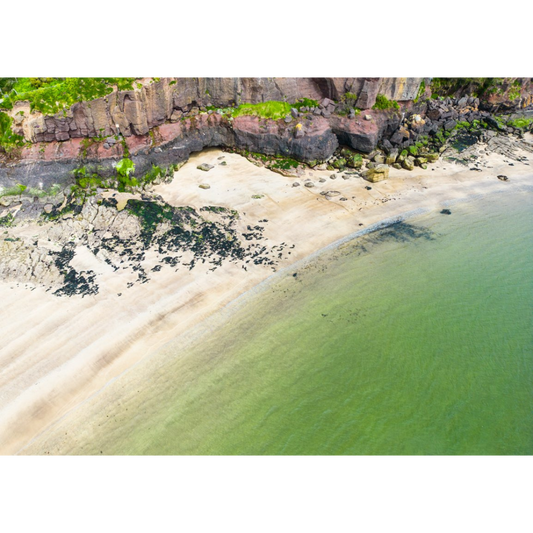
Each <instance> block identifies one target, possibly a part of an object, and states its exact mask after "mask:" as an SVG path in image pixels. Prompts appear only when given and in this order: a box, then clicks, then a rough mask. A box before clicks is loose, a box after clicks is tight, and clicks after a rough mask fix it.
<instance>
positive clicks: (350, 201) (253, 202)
mask: <svg viewBox="0 0 533 533" xmlns="http://www.w3.org/2000/svg"><path fill="white" fill-rule="evenodd" d="M524 155H525V156H526V157H527V156H528V155H530V154H524ZM222 157H223V159H220V158H222ZM222 160H225V161H226V162H227V164H226V165H220V162H221V161H222ZM528 162H529V161H526V162H522V163H520V162H516V161H510V160H507V159H506V158H504V157H502V156H499V155H496V154H489V155H485V156H484V157H483V160H482V164H481V165H480V168H481V171H472V170H470V168H469V167H465V166H462V165H458V164H455V163H452V162H449V161H446V160H441V161H439V162H437V163H436V164H434V165H431V166H430V168H429V169H428V170H421V169H415V170H414V171H413V172H407V171H404V170H395V169H391V172H390V178H389V179H388V180H387V181H383V182H379V183H375V184H370V183H368V182H366V181H364V180H362V179H360V178H355V177H348V179H343V178H342V177H341V176H340V175H339V174H338V173H334V172H332V171H313V170H308V171H306V174H305V176H301V177H298V178H288V177H284V176H281V175H280V174H276V173H274V172H271V171H269V170H267V169H265V168H262V167H257V166H255V165H253V164H252V163H250V162H249V161H247V160H246V159H244V158H242V157H241V156H239V155H236V154H228V153H223V152H221V151H219V150H210V151H206V152H202V153H200V154H196V155H195V156H193V157H191V159H190V161H189V162H188V163H187V164H186V165H185V166H184V167H182V168H181V169H180V170H179V172H177V173H176V175H175V179H174V180H173V181H172V182H171V183H169V184H163V185H159V186H157V187H156V188H155V192H156V193H157V194H160V195H161V196H162V197H163V198H164V199H165V200H166V201H167V202H168V203H170V204H172V205H175V206H188V205H190V206H192V207H195V208H200V207H202V206H205V205H218V206H223V207H227V208H230V209H235V210H237V211H238V212H239V213H240V215H241V218H240V220H239V223H238V224H239V225H240V228H241V229H242V230H243V231H245V230H246V228H247V226H251V227H253V226H255V225H257V224H261V226H262V227H264V233H263V235H264V237H265V238H266V239H267V241H266V242H268V243H269V245H271V246H273V245H282V244H284V246H285V250H286V252H287V253H286V254H285V255H284V256H283V257H282V259H281V260H280V262H279V264H278V265H277V266H276V267H272V266H267V265H253V264H250V265H246V270H245V269H244V268H243V265H236V264H229V263H228V264H223V267H222V268H219V269H217V270H215V271H214V272H211V271H209V270H208V269H207V267H205V268H202V267H199V268H195V269H194V270H192V271H189V270H187V269H179V270H178V271H175V270H174V269H172V268H168V269H163V270H162V271H161V272H159V273H158V276H156V277H154V278H153V279H152V280H151V281H150V282H149V283H146V284H141V285H135V286H133V287H131V288H130V289H127V290H124V286H125V284H126V282H127V281H128V279H127V278H128V275H129V274H124V279H122V278H120V279H119V280H117V276H116V275H113V274H112V272H110V269H109V268H108V265H106V264H105V263H104V262H99V261H97V260H96V259H95V257H94V256H93V255H92V254H90V253H86V254H84V253H83V249H79V250H78V252H77V255H76V261H78V262H79V264H80V266H84V267H86V268H88V267H90V268H92V269H93V270H94V271H95V272H96V273H97V275H98V279H99V284H100V287H101V289H100V292H99V294H97V295H91V296H86V297H84V298H81V297H77V296H74V297H71V298H58V297H56V296H53V295H52V294H51V293H50V292H45V291H44V289H42V288H39V287H30V286H29V285H28V286H27V287H24V286H23V285H22V284H19V285H17V284H16V283H8V282H0V298H1V301H2V304H3V305H2V306H1V310H0V317H1V324H2V326H1V337H2V344H1V347H0V453H3V454H14V453H19V452H20V453H34V454H38V453H44V452H45V450H43V449H41V448H40V447H39V439H36V437H38V436H39V435H41V434H43V432H46V431H49V430H52V431H53V425H54V423H56V422H57V421H58V420H59V419H61V418H62V417H64V416H65V415H67V414H68V413H70V414H69V415H68V416H72V417H73V418H74V419H75V408H76V406H78V405H80V404H81V403H82V402H85V401H91V400H90V398H91V396H93V395H96V394H98V393H99V391H101V390H102V389H103V388H104V387H105V386H106V385H107V384H108V383H110V382H111V381H113V380H114V379H116V378H117V377H118V376H120V375H121V374H122V373H123V372H125V371H127V370H128V369H129V368H131V367H132V366H133V365H135V364H136V363H137V362H138V361H140V360H141V359H143V358H144V357H146V356H147V355H149V354H152V353H154V352H155V351H157V350H158V349H159V348H161V347H162V346H163V345H165V344H166V343H167V342H169V341H170V340H171V339H176V338H178V337H179V336H180V335H183V334H185V333H187V332H188V331H190V330H191V328H192V327H193V326H195V325H197V324H199V323H201V322H202V321H203V320H205V319H206V318H207V317H209V316H211V315H213V313H215V312H216V311H217V310H219V309H221V308H223V307H224V306H226V305H227V304H228V303H229V302H231V301H232V300H234V299H235V298H237V297H239V296H240V295H242V294H244V293H245V292H246V291H249V290H250V289H252V288H253V287H254V286H256V285H257V284H259V283H260V282H262V281H264V280H265V279H267V278H268V277H269V276H271V275H272V274H273V273H274V270H279V269H281V268H283V267H287V266H289V265H291V264H293V263H295V262H296V261H299V260H301V259H303V258H306V257H308V256H309V255H311V254H313V253H315V252H317V251H318V250H320V249H322V248H324V247H326V246H328V245H330V244H331V243H333V242H335V241H338V240H339V239H342V238H343V237H346V236H347V235H351V234H353V233H354V232H356V231H358V230H360V229H364V228H365V227H368V226H370V225H372V224H375V223H377V222H379V221H380V220H383V219H386V218H390V217H393V216H395V215H400V214H402V213H405V212H408V211H410V210H413V209H418V208H421V209H434V208H439V207H441V206H445V205H446V203H447V202H449V201H450V200H460V199H463V198H467V197H469V196H472V195H483V194H488V193H492V192H497V191H504V190H508V189H509V188H517V187H520V186H522V185H532V184H533V172H532V169H531V167H530V166H529V165H527V164H525V163H528ZM200 163H209V164H212V165H214V168H213V169H212V170H210V171H209V172H203V171H201V170H198V169H197V166H198V165H199V164H200ZM509 163H513V165H512V166H510V165H509ZM332 174H337V177H336V179H331V175H332ZM500 174H505V175H507V176H509V178H510V179H509V181H501V180H499V179H498V178H497V176H498V175H500ZM307 179H309V180H310V181H312V182H313V184H314V187H310V188H309V187H306V186H304V182H305V181H307ZM321 180H322V181H321ZM295 182H298V183H299V184H300V185H299V186H293V185H294V183H295ZM202 183H205V184H209V186H210V188H208V189H202V188H199V185H200V184H202ZM367 187H370V189H368V188H367ZM324 191H338V192H339V194H338V195H336V196H333V197H331V198H330V199H327V198H326V197H325V196H323V195H321V194H320V193H321V192H324ZM254 196H255V197H256V198H254ZM342 198H344V200H343V199H342ZM265 221H267V222H265ZM32 230H33V228H31V227H30V228H28V227H26V228H24V229H23V230H22V229H21V231H24V232H26V233H27V232H30V233H31V231H32ZM35 232H37V228H35ZM289 251H290V254H289V253H288V252H289ZM34 439H35V440H34ZM32 442H33V443H32ZM51 453H61V450H60V448H58V449H56V450H54V451H52V452H51Z"/></svg>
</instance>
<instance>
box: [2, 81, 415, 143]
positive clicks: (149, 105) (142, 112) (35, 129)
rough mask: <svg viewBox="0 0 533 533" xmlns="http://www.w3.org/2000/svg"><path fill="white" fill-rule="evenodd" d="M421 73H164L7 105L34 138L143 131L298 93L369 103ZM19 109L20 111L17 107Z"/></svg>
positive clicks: (403, 97)
mask: <svg viewBox="0 0 533 533" xmlns="http://www.w3.org/2000/svg"><path fill="white" fill-rule="evenodd" d="M422 79H423V78H163V79H161V80H159V81H157V82H153V83H146V84H144V85H143V86H142V87H141V88H138V89H136V90H133V91H118V92H114V93H112V94H110V95H108V96H106V97H105V98H99V99H96V100H92V101H90V102H80V103H77V104H75V105H73V106H72V107H71V108H70V109H68V110H67V111H65V112H61V113H57V114H56V115H53V116H43V115H40V114H31V113H30V110H29V105H28V104H25V103H22V102H19V103H18V104H17V105H16V106H15V108H14V109H13V110H12V111H11V113H10V114H11V115H12V117H13V119H14V127H13V130H14V132H15V133H17V134H19V135H24V138H25V139H26V140H27V141H29V142H32V143H36V142H51V141H66V140H68V139H75V138H79V137H98V136H100V137H105V136H109V135H116V134H118V133H120V134H122V135H123V136H124V137H129V136H131V135H144V134H146V133H148V132H149V131H150V130H151V129H153V128H154V127H156V126H160V125H161V124H163V123H165V122H167V121H176V120H178V119H179V118H181V117H182V116H183V115H184V114H187V113H190V112H191V111H193V110H194V109H195V108H200V107H206V106H215V107H228V106H231V105H239V104H241V103H252V104H255V103H258V102H266V101H269V100H283V101H287V102H290V103H294V102H296V101H297V100H299V99H300V98H310V99H313V100H322V99H324V98H330V99H333V100H337V101H338V100H341V98H342V97H343V95H345V94H346V93H349V94H350V95H351V96H355V97H356V98H355V106H356V107H358V108H360V109H363V110H365V109H370V108H371V107H372V106H373V105H374V104H375V102H376V96H377V95H378V94H383V95H385V96H386V97H387V98H388V99H390V100H397V101H400V102H402V101H408V100H413V99H414V98H416V96H417V93H418V89H419V87H420V84H421V82H422ZM21 111H22V112H23V113H21Z"/></svg>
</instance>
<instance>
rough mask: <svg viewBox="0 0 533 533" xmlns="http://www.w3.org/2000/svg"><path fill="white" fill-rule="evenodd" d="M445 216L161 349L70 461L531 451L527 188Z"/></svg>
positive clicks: (301, 277)
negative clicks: (82, 457) (187, 342)
mask: <svg viewBox="0 0 533 533" xmlns="http://www.w3.org/2000/svg"><path fill="white" fill-rule="evenodd" d="M448 207H449V209H450V211H451V215H446V214H441V213H440V210H437V211H434V212H431V213H426V214H423V215H419V216H416V217H412V218H409V219H407V220H406V221H404V222H402V223H398V224H394V225H392V226H389V227H387V228H385V229H381V230H379V231H376V232H373V233H370V234H368V235H365V236H362V237H359V238H357V239H355V240H351V241H349V242H346V243H344V244H342V245H341V246H339V247H337V248H335V249H331V250H328V251H325V252H323V253H322V254H320V255H319V256H317V257H315V258H314V259H312V260H311V261H308V262H307V263H306V264H299V265H296V267H294V268H293V269H291V270H288V271H286V272H285V273H284V274H283V275H281V276H278V277H277V279H276V280H275V281H274V282H272V281H271V282H269V283H267V284H264V286H263V288H262V289H261V290H259V291H256V294H254V295H252V296H250V295H248V296H247V297H246V298H245V299H243V300H242V301H240V302H238V304H237V305H234V306H233V307H231V306H230V308H229V309H227V310H225V311H224V312H223V313H222V314H221V316H220V317H219V318H218V322H217V324H216V326H213V327H212V331H210V332H207V333H205V334H204V335H203V336H202V338H201V340H200V341H199V342H198V343H196V344H195V345H193V346H192V347H189V348H187V349H186V350H183V349H182V347H181V346H180V344H179V343H171V344H169V345H168V346H167V347H166V348H165V349H164V350H163V351H162V352H161V353H160V354H157V355H156V356H154V357H152V358H150V359H149V360H148V361H146V362H144V363H143V365H141V366H140V367H139V368H138V369H137V370H136V372H135V373H132V375H131V376H130V377H129V378H128V380H129V381H128V380H126V381H124V383H123V384H122V385H120V380H119V381H117V384H116V388H117V391H118V396H117V398H116V400H115V401H114V402H111V403H107V404H105V405H104V404H102V405H101V406H100V407H98V409H99V411H100V412H101V416H100V418H99V419H98V424H96V423H94V426H90V422H88V424H89V426H88V427H87V429H86V435H85V436H84V438H83V439H82V441H83V443H82V445H81V446H80V447H79V448H78V449H76V450H73V453H98V454H99V453H100V452H103V453H104V454H106V453H107V454H150V455H156V454H174V455H177V454H217V455H218V454H224V455H226V454H241V455H244V454H253V455H261V454H291V455H298V454H302V455H303V454H311V455H325V454H352V455H373V454H384V455H400V454H408V455H418V454H439V455H451V454H469V455H472V454H473V455H481V454H490V455H496V454H513V455H518V454H531V453H533V192H532V191H531V190H527V189H524V190H521V191H520V192H517V193H505V194H494V195H491V196H490V197H485V198H480V199H475V200H471V201H469V202H464V203H456V204H453V205H450V206H448ZM135 376H138V377H135ZM119 385H120V386H119ZM121 387H122V388H121ZM104 415H105V416H104ZM88 420H89V421H90V420H91V419H88Z"/></svg>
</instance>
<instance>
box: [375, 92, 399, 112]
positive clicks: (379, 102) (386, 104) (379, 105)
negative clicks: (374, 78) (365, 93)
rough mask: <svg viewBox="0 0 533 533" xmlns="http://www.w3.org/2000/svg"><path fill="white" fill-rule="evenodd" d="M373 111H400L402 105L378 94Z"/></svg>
mask: <svg viewBox="0 0 533 533" xmlns="http://www.w3.org/2000/svg"><path fill="white" fill-rule="evenodd" d="M372 109H400V105H399V104H398V102H397V101H396V100H389V99H388V98H387V97H386V96H385V95H384V94H378V95H377V96H376V103H375V104H374V105H373V107H372Z"/></svg>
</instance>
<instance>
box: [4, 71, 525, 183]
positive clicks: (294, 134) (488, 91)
mask: <svg viewBox="0 0 533 533" xmlns="http://www.w3.org/2000/svg"><path fill="white" fill-rule="evenodd" d="M486 80H495V79H492V78H491V79H483V80H482V81H479V80H478V81H477V82H471V81H468V82H464V83H462V84H461V83H458V82H456V81H454V80H452V79H450V80H447V79H446V80H444V81H442V80H437V81H435V82H434V83H433V85H435V87H436V89H434V88H433V86H432V88H431V89H430V78H425V79H424V78H164V79H159V80H157V79H156V80H154V79H143V80H140V81H139V82H138V83H136V88H135V89H134V90H123V91H118V90H116V91H114V92H112V93H111V94H109V95H108V96H106V97H103V98H98V99H95V100H92V101H89V102H79V103H76V104H74V105H73V106H72V107H70V108H68V109H65V110H64V111H62V112H60V113H57V114H55V115H52V116H45V115H42V114H40V113H36V112H31V109H30V104H29V103H28V102H24V101H22V102H16V103H15V105H14V106H13V109H11V110H10V111H9V114H10V116H11V117H12V119H13V124H12V128H13V131H14V132H15V133H17V134H20V135H23V136H24V139H25V140H26V146H25V147H24V148H22V149H20V150H18V151H15V152H14V153H13V154H11V158H10V159H9V158H4V160H3V161H0V186H2V187H13V186H15V185H17V184H23V185H25V186H29V187H38V188H41V189H42V188H44V189H46V188H47V187H50V186H51V185H52V184H55V183H61V184H65V183H68V182H69V181H72V175H71V173H72V171H73V170H74V169H76V168H80V167H81V166H86V165H92V167H93V168H94V169H96V171H97V172H98V173H99V174H100V175H102V176H108V175H111V174H112V173H113V172H114V168H115V166H116V164H117V162H118V161H119V160H120V159H122V158H124V157H130V158H131V159H132V160H133V161H134V163H135V165H136V169H135V175H136V176H143V175H144V174H145V173H146V172H148V171H150V169H151V168H153V167H154V166H158V167H162V168H168V167H169V166H171V165H176V164H179V163H181V162H183V161H186V160H187V159H188V157H189V155H190V154H191V153H192V152H196V151H200V150H202V149H204V148H207V147H215V146H218V147H225V148H230V149H238V150H245V151H249V152H259V153H263V154H269V155H278V156H285V157H290V158H295V159H297V160H299V161H303V162H308V163H313V162H316V161H326V160H328V158H330V157H331V156H332V155H333V154H334V152H335V150H336V149H337V148H338V146H339V145H345V146H348V147H350V148H352V149H354V150H356V151H359V152H362V153H366V154H368V153H370V152H372V151H373V150H374V149H375V148H376V147H377V146H378V144H379V145H381V146H382V147H384V148H385V150H386V151H389V152H390V150H391V149H393V148H398V149H400V150H402V149H405V148H407V147H409V146H410V145H413V144H414V143H416V142H418V140H419V139H420V137H421V136H428V135H435V134H436V133H437V132H438V131H439V129H440V130H451V129H453V128H454V127H455V126H456V124H457V123H458V122H460V121H468V122H469V123H472V122H475V121H478V120H481V119H484V118H486V117H487V116H488V114H489V111H490V110H493V109H494V108H495V107H494V106H499V107H500V108H503V109H505V110H507V111H509V110H512V109H517V108H523V107H524V106H527V105H529V104H531V103H532V100H533V96H532V95H533V83H532V82H531V80H530V79H522V78H519V79H512V81H509V82H506V81H505V80H504V81H503V82H501V83H500V82H499V85H494V86H490V83H493V82H487V81H486ZM476 84H477V85H476ZM432 90H436V91H437V92H438V93H439V94H441V93H442V94H451V95H452V97H451V98H450V97H447V98H445V97H443V96H441V97H440V98H437V99H429V96H430V95H431V92H432ZM474 90H478V91H481V90H482V91H483V97H479V98H476V97H473V96H466V95H465V96H463V94H465V93H468V92H469V91H470V92H474ZM434 94H435V93H434ZM454 96H455V97H454ZM302 99H307V101H306V102H311V103H308V105H305V106H303V107H302V106H301V105H300V106H299V107H298V109H296V108H293V109H292V110H291V113H289V114H287V116H285V117H284V118H281V119H279V120H272V119H266V118H262V117H260V116H233V115H232V113H231V111H230V112H229V113H228V112H227V110H228V109H229V110H231V109H235V107H236V106H239V105H240V104H243V103H251V104H258V103H260V102H270V101H273V100H274V101H282V102H288V103H290V104H293V105H296V102H301V101H302ZM380 99H381V100H380ZM313 101H316V102H317V103H316V104H314V103H312V102H313ZM383 101H385V102H386V103H390V104H391V105H390V106H386V107H389V108H388V109H384V108H383V106H382V105H377V104H376V102H378V104H380V102H383ZM380 107H381V109H380ZM413 117H414V118H413Z"/></svg>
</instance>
